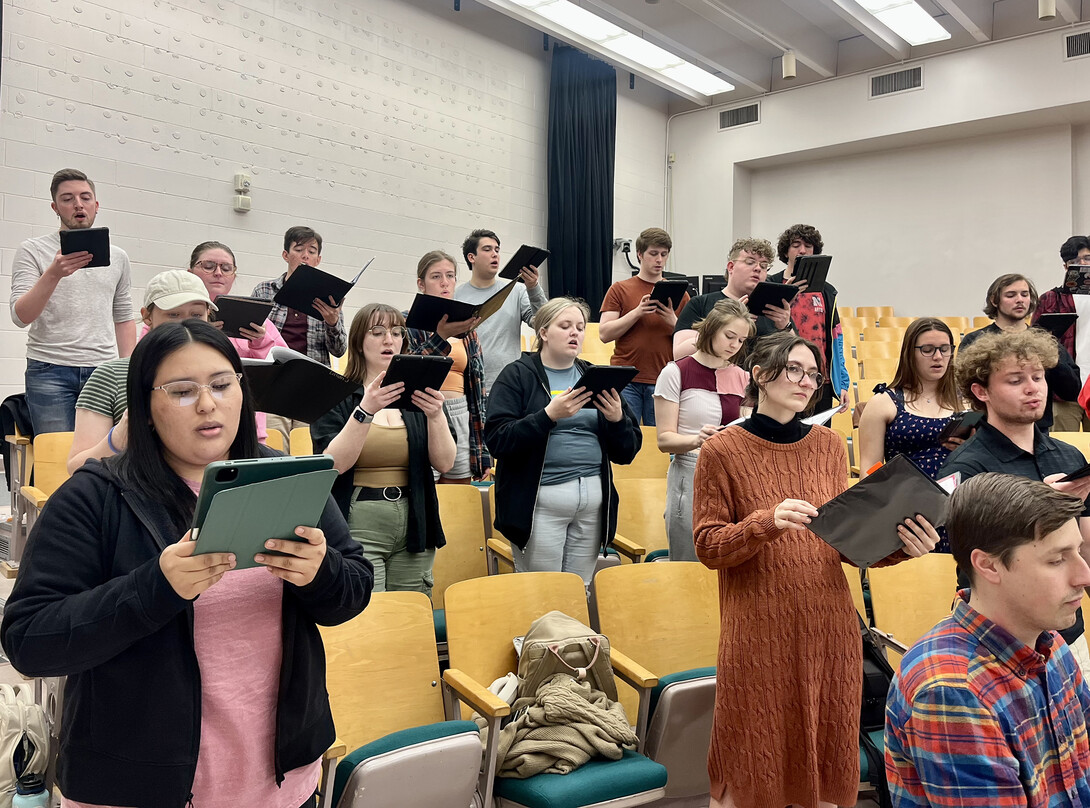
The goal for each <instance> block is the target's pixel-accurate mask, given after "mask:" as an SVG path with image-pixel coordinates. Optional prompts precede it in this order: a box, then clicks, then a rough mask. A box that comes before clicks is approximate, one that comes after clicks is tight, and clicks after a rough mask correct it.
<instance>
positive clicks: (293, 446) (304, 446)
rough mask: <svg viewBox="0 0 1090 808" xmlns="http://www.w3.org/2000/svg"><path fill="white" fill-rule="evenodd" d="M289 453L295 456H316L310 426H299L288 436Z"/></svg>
mask: <svg viewBox="0 0 1090 808" xmlns="http://www.w3.org/2000/svg"><path fill="white" fill-rule="evenodd" d="M288 446H289V451H290V452H291V454H293V455H298V456H302V455H311V454H314V444H313V443H312V442H311V439H310V427H309V426H297V427H295V429H293V430H292V431H291V432H290V433H289V434H288Z"/></svg>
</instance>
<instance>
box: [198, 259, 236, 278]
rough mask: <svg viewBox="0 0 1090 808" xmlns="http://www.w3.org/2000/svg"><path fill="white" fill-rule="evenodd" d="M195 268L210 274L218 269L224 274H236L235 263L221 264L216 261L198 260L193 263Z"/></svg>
mask: <svg viewBox="0 0 1090 808" xmlns="http://www.w3.org/2000/svg"><path fill="white" fill-rule="evenodd" d="M193 269H199V270H200V271H201V272H204V273H207V274H209V275H211V274H212V273H213V272H215V271H216V270H217V269H218V270H219V271H220V272H222V273H223V274H224V275H234V274H235V265H234V264H220V263H217V262H216V261H198V262H197V263H195V264H194V265H193Z"/></svg>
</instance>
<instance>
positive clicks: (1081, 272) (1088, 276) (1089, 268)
mask: <svg viewBox="0 0 1090 808" xmlns="http://www.w3.org/2000/svg"><path fill="white" fill-rule="evenodd" d="M1064 287H1065V288H1066V289H1067V291H1069V292H1070V293H1071V294H1073V295H1090V265H1087V264H1068V265H1067V274H1066V275H1065V276H1064ZM1042 316H1044V315H1042Z"/></svg>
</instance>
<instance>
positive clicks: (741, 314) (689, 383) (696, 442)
mask: <svg viewBox="0 0 1090 808" xmlns="http://www.w3.org/2000/svg"><path fill="white" fill-rule="evenodd" d="M693 327H694V328H695V329H696V352H695V353H693V354H692V355H691V356H685V357H682V358H681V359H678V360H677V361H676V362H669V363H667V365H666V367H664V368H663V369H662V373H660V374H659V379H658V382H657V383H656V384H655V423H656V425H657V426H656V427H655V428H656V430H657V433H658V447H659V451H660V452H667V453H671V454H673V459H672V460H671V461H670V469H669V471H667V473H666V512H665V514H664V517H665V519H666V537H667V539H668V540H669V542H670V560H671V561H696V549H695V548H694V547H693V474H694V473H695V472H696V458H697V457H698V456H699V454H700V447H701V446H703V445H704V441H706V440H707V439H708V438H710V437H711V436H712V435H714V434H716V433H717V432H718V431H719V430H720V429H722V428H723V426H724V425H726V424H729V423H730V422H731V421H734V420H736V419H737V418H738V417H739V416H740V415H742V410H743V407H742V406H741V405H742V399H743V397H744V396H745V391H746V384H748V382H749V374H748V373H747V372H746V371H744V370H742V368H741V367H739V366H738V364H736V362H735V359H736V358H737V357H738V355H739V354H738V352H739V351H741V350H742V346H743V345H745V342H746V340H747V339H749V338H750V337H751V336H753V335H754V334H755V333H756V331H757V329H756V326H755V325H754V321H753V318H752V317H750V314H749V310H748V309H747V308H746V307H745V306H744V305H743V304H742V303H739V302H738V301H737V300H733V299H731V298H729V297H725V298H723V299H722V300H720V301H719V302H718V303H716V304H715V306H714V307H712V310H711V311H710V312H708V316H707V317H705V318H704V319H703V320H701V321H700V322H698V323H696V324H695V325H694V326H693ZM745 409H746V414H747V415H748V408H745Z"/></svg>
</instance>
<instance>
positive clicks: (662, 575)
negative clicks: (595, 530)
mask: <svg viewBox="0 0 1090 808" xmlns="http://www.w3.org/2000/svg"><path fill="white" fill-rule="evenodd" d="M594 586H595V590H596V593H597V597H598V614H599V621H600V626H601V629H600V630H601V632H602V633H603V634H605V635H606V636H607V637H609V641H610V643H611V645H614V646H616V647H618V648H622V649H624V651H625V653H626V654H628V655H629V656H630V657H632V659H634V660H635V661H636V662H637V663H638V664H640V665H642V666H643V667H645V668H647V669H648V670H649V671H651V672H652V673H653V674H655V676H656V677H657V678H658V680H659V688H658V689H657V690H656V694H657V695H656V696H655V697H652V698H651V699H646V700H643V701H640V700H639V694H638V693H636V692H635V691H634V690H632V688H630V687H627V686H625V685H623V684H622V685H620V686H618V693H619V694H620V695H619V698H620V701H621V703H622V704H624V706H625V711H626V712H627V714H628V715H629V718H630V720H631V717H632V716H634V715H636V716H638V720H637V722H636V734H637V735H638V736H639V738H640V740H641V742H642V746H641V751H642V752H643V753H644V754H646V755H647V756H648V757H649V758H651V759H652V760H656V761H658V762H659V763H661V764H663V765H664V766H665V767H666V770H667V771H668V772H669V779H668V780H667V783H666V796H667V798H680V797H696V796H699V795H706V794H708V791H709V782H708V766H707V749H708V744H709V743H710V741H711V727H712V712H713V709H714V707H715V665H716V658H717V653H718V647H719V622H720V621H719V583H718V577H717V575H716V573H715V572H714V571H713V570H709V569H708V568H707V567H705V566H704V565H703V564H699V563H696V562H693V561H680V562H673V563H669V564H638V565H636V566H631V565H628V566H623V567H612V568H610V569H606V570H602V571H601V572H599V573H598V575H596V576H595V578H594ZM651 702H653V704H652V703H651Z"/></svg>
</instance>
